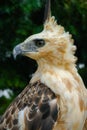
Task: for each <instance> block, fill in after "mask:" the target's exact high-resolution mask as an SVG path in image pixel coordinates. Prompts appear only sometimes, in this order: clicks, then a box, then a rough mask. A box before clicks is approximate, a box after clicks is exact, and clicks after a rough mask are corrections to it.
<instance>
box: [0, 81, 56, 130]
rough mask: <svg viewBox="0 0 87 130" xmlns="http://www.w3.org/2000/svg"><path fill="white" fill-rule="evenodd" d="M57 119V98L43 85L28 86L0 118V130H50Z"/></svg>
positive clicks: (38, 82)
mask: <svg viewBox="0 0 87 130" xmlns="http://www.w3.org/2000/svg"><path fill="white" fill-rule="evenodd" d="M57 117H58V107H57V97H56V95H55V94H54V93H53V92H52V91H51V90H50V89H49V88H48V87H47V86H46V85H45V84H43V83H41V82H40V81H37V82H35V83H32V84H29V85H28V86H27V87H26V88H25V89H24V90H23V91H22V93H21V94H19V96H18V97H17V98H16V99H15V100H14V102H13V103H12V104H11V105H10V106H9V107H8V109H7V110H6V112H5V114H4V115H3V116H2V117H1V118H0V130H38V129H39V130H52V129H53V126H54V124H55V122H56V120H57Z"/></svg>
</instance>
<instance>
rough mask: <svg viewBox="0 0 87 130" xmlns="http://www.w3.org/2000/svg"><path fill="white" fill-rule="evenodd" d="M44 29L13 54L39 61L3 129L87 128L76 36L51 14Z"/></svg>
mask: <svg viewBox="0 0 87 130" xmlns="http://www.w3.org/2000/svg"><path fill="white" fill-rule="evenodd" d="M47 12H48V13H47V17H46V21H45V23H44V29H43V31H42V32H40V33H38V34H34V35H32V36H30V37H28V38H27V39H26V40H25V41H24V42H23V43H21V44H19V45H17V46H16V47H15V48H14V50H13V54H14V57H16V56H17V55H18V54H22V55H25V56H27V57H30V58H32V59H34V60H36V61H37V64H38V68H37V71H36V72H35V74H34V75H33V77H32V79H31V81H30V83H29V84H28V85H27V87H26V88H25V89H24V90H23V91H22V92H21V93H20V94H19V95H18V97H17V98H16V99H15V100H14V101H13V103H12V104H11V105H10V106H9V107H8V109H7V110H6V112H5V113H4V115H3V116H2V117H1V118H0V130H87V90H86V88H85V86H84V83H83V81H82V79H81V77H80V75H79V74H78V72H77V69H76V64H75V63H76V57H75V56H74V53H75V50H76V47H75V45H73V39H72V36H71V35H70V34H69V32H65V30H64V28H63V27H62V26H61V25H58V24H57V22H56V20H55V17H53V16H51V13H50V0H48V11H47Z"/></svg>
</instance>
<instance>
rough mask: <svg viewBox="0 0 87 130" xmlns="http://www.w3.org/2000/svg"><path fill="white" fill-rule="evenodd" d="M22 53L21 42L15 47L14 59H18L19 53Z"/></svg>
mask: <svg viewBox="0 0 87 130" xmlns="http://www.w3.org/2000/svg"><path fill="white" fill-rule="evenodd" d="M20 54H22V49H21V46H20V44H19V45H17V46H16V47H15V48H14V49H13V57H14V59H16V57H17V55H20Z"/></svg>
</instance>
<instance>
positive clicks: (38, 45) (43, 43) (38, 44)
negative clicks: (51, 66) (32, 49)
mask: <svg viewBox="0 0 87 130" xmlns="http://www.w3.org/2000/svg"><path fill="white" fill-rule="evenodd" d="M35 45H36V46H37V47H43V46H44V45H45V42H44V40H36V41H35Z"/></svg>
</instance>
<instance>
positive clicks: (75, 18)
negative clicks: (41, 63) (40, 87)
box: [0, 0, 87, 115]
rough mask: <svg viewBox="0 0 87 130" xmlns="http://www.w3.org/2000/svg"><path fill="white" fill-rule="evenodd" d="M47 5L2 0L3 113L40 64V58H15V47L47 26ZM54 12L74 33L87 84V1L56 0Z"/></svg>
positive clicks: (35, 0) (0, 65)
mask: <svg viewBox="0 0 87 130" xmlns="http://www.w3.org/2000/svg"><path fill="white" fill-rule="evenodd" d="M44 7H45V0H0V115H2V114H3V112H4V111H5V109H6V108H7V106H8V105H9V103H10V102H11V101H12V100H13V99H14V98H15V97H16V96H17V95H18V94H19V93H20V92H21V91H22V90H23V88H24V87H25V86H26V85H27V84H28V82H29V80H30V78H31V74H32V73H34V71H35V70H36V68H37V64H36V62H35V61H33V60H31V59H29V58H27V57H23V56H22V57H17V59H16V60H14V59H13V56H12V50H13V48H14V46H15V45H17V44H19V43H20V42H23V41H24V40H25V39H26V38H27V37H28V36H30V35H31V34H34V33H38V32H40V31H41V30H42V29H43V26H42V25H43V19H44ZM52 14H53V15H55V17H56V19H57V21H58V23H59V24H61V25H62V26H64V27H65V30H66V31H69V32H70V33H71V34H72V35H73V38H74V40H75V45H76V46H77V52H76V56H77V57H78V62H77V69H78V72H79V73H80V75H81V76H82V78H83V80H84V83H85V85H86V86H87V79H86V78H87V1H86V0H54V1H53V0H52ZM8 88H9V89H10V90H11V92H10V90H8ZM7 90H8V93H9V96H10V97H9V96H8V93H7ZM3 92H4V94H2V93H3ZM12 92H13V93H12ZM6 94H7V96H6ZM4 95H5V96H4Z"/></svg>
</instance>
